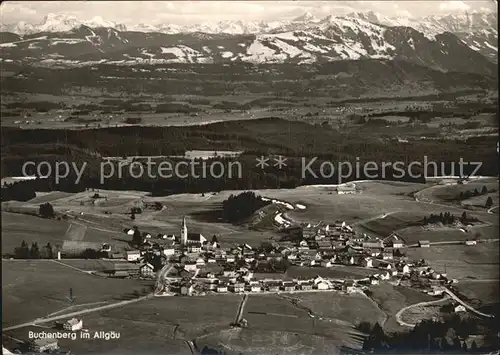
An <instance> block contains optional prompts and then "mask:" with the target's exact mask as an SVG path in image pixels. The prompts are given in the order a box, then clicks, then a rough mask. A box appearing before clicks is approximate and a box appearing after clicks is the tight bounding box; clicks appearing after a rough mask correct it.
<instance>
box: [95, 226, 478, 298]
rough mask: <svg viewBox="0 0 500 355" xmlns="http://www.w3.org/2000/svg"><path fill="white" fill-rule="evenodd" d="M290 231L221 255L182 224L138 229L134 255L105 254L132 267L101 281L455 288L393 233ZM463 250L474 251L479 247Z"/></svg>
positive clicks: (242, 289)
mask: <svg viewBox="0 0 500 355" xmlns="http://www.w3.org/2000/svg"><path fill="white" fill-rule="evenodd" d="M288 231H289V233H290V235H291V237H290V238H287V239H286V240H283V241H279V242H272V243H271V242H269V243H262V244H261V245H260V246H258V247H252V246H250V245H249V244H242V245H239V246H235V247H231V248H221V246H220V243H219V240H218V238H217V236H215V235H214V236H213V237H212V238H211V239H210V238H206V237H204V236H203V235H202V234H200V233H188V229H187V225H186V219H185V218H184V219H183V222H182V226H181V228H180V234H179V236H176V235H173V234H170V235H167V234H165V235H161V234H160V235H158V236H156V238H154V237H152V236H151V235H150V234H149V233H146V232H140V231H139V230H138V229H137V227H134V228H131V229H129V230H126V231H125V232H126V233H127V234H128V235H130V236H133V238H134V240H136V241H137V249H134V250H128V251H126V252H125V253H124V254H120V253H111V247H110V246H109V245H104V246H103V250H102V251H107V252H109V254H110V256H111V257H113V258H124V259H125V260H127V261H128V263H120V264H115V268H114V270H110V271H108V272H107V273H101V276H107V277H140V278H146V279H152V280H154V279H156V281H157V283H156V296H173V295H182V296H194V295H199V296H200V295H206V294H211V293H220V294H224V293H247V292H249V293H279V292H286V293H292V292H313V291H314V292H319V291H338V292H345V293H351V292H363V291H364V290H366V288H367V287H368V286H370V285H376V284H379V283H381V282H391V283H393V284H397V285H402V286H410V287H413V288H417V289H420V290H421V291H422V292H426V293H428V294H430V295H434V296H439V295H441V294H442V293H443V286H445V285H451V284H452V283H454V282H455V280H451V279H448V277H447V275H446V274H445V273H438V272H436V271H435V270H433V268H432V267H431V266H429V265H428V264H427V263H426V262H425V260H409V259H408V257H407V256H406V254H405V249H406V248H407V247H408V246H407V245H406V244H405V242H404V240H403V239H402V238H400V237H399V236H398V235H397V234H395V233H393V234H391V235H389V236H388V237H386V238H385V239H380V238H370V237H369V236H367V235H366V234H362V235H360V234H359V233H356V232H355V231H354V230H353V228H352V227H351V226H349V225H348V224H346V223H345V222H336V223H333V224H325V223H322V222H320V223H317V224H314V225H313V224H310V223H309V224H301V225H299V226H290V227H289V228H288ZM134 235H135V236H134ZM209 239H210V240H209ZM464 243H465V244H467V245H474V244H475V243H476V241H474V240H468V241H466V242H464ZM414 247H421V248H428V247H430V243H429V241H425V240H422V241H420V242H419V243H418V246H414ZM290 267H299V268H300V269H301V270H302V271H304V270H305V271H306V272H305V273H304V272H302V274H303V275H300V276H297V277H293V276H290V275H288V273H286V272H285V271H286V270H287V269H288V268H290ZM335 270H340V274H341V275H339V276H338V277H336V276H335ZM349 270H355V271H356V272H355V274H356V276H351V277H349V276H347V277H346V276H345V275H343V274H342V273H343V272H344V271H346V272H348V271H349ZM320 271H321V272H320ZM324 271H332V272H331V276H330V275H329V274H330V273H329V272H326V274H327V275H324V276H320V274H325V272H324ZM353 275H354V274H353Z"/></svg>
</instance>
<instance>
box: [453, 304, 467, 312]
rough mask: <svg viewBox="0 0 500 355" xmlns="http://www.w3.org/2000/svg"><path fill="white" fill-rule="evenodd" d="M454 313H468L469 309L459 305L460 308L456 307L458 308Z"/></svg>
mask: <svg viewBox="0 0 500 355" xmlns="http://www.w3.org/2000/svg"><path fill="white" fill-rule="evenodd" d="M454 311H455V312H466V311H467V309H466V308H465V307H464V306H462V305H461V304H459V305H458V306H456V307H455V308H454Z"/></svg>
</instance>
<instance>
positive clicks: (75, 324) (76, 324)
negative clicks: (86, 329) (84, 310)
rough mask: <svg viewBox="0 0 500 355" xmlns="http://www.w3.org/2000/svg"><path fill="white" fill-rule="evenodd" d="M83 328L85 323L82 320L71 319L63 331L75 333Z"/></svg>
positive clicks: (65, 324) (65, 323) (64, 325)
mask: <svg viewBox="0 0 500 355" xmlns="http://www.w3.org/2000/svg"><path fill="white" fill-rule="evenodd" d="M82 328H83V322H82V320H81V319H77V318H71V319H70V320H67V321H66V322H64V324H63V329H64V330H69V331H72V332H74V331H75V330H80V329H82Z"/></svg>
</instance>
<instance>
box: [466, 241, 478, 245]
mask: <svg viewBox="0 0 500 355" xmlns="http://www.w3.org/2000/svg"><path fill="white" fill-rule="evenodd" d="M476 244H477V241H475V240H466V241H465V245H476Z"/></svg>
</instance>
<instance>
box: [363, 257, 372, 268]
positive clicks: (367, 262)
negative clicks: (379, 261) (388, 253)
mask: <svg viewBox="0 0 500 355" xmlns="http://www.w3.org/2000/svg"><path fill="white" fill-rule="evenodd" d="M362 265H363V266H364V267H373V260H372V258H364V259H363V261H362Z"/></svg>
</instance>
